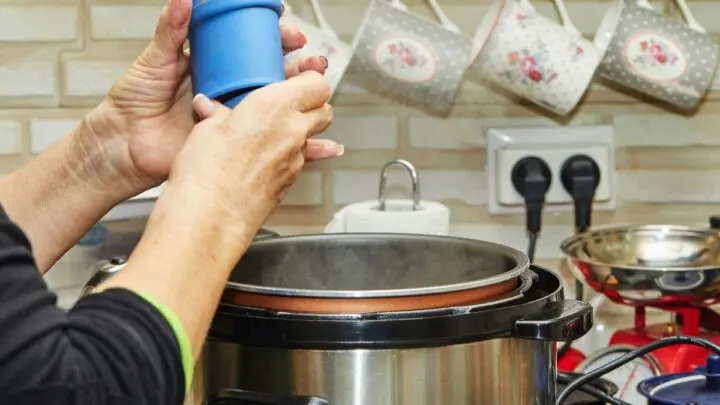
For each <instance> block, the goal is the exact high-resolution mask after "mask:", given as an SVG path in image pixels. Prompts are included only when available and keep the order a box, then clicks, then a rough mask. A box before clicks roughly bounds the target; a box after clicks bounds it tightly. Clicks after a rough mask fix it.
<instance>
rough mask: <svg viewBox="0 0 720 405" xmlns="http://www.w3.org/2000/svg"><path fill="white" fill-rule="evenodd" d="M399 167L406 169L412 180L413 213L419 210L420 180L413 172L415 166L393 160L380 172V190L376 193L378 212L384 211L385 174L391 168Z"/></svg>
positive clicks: (414, 171)
mask: <svg viewBox="0 0 720 405" xmlns="http://www.w3.org/2000/svg"><path fill="white" fill-rule="evenodd" d="M395 165H399V166H402V167H404V168H405V169H407V171H408V173H410V179H411V180H412V196H413V207H412V208H413V211H417V210H419V209H420V180H419V178H418V173H417V170H415V166H413V165H412V163H410V162H408V161H407V160H405V159H395V160H393V161H391V162H388V163H387V164H386V165H385V166H384V167H383V168H382V171H381V172H380V190H379V193H378V200H379V201H380V205H379V206H378V209H379V210H380V211H385V187H386V183H387V174H388V169H389V168H390V167H392V166H395Z"/></svg>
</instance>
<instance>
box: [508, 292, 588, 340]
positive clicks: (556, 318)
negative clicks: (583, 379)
mask: <svg viewBox="0 0 720 405" xmlns="http://www.w3.org/2000/svg"><path fill="white" fill-rule="evenodd" d="M592 324H593V311H592V306H591V305H590V304H588V303H587V302H583V301H576V300H566V301H560V302H553V303H550V304H548V305H547V306H546V307H545V308H544V309H543V310H542V311H540V312H539V313H538V314H535V315H531V316H529V317H527V318H523V319H520V320H518V321H516V322H515V327H514V328H513V332H512V336H513V337H517V338H522V339H536V340H549V341H556V342H569V341H573V340H576V339H578V338H581V337H582V336H583V335H585V334H586V333H587V332H588V331H589V330H590V328H591V327H592Z"/></svg>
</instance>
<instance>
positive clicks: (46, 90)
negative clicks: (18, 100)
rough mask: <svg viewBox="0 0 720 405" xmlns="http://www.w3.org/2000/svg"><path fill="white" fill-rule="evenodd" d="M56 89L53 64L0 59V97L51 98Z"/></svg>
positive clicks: (0, 11)
mask: <svg viewBox="0 0 720 405" xmlns="http://www.w3.org/2000/svg"><path fill="white" fill-rule="evenodd" d="M0 13H2V10H0ZM0 18H2V17H0ZM0 24H2V22H0ZM56 88H57V82H56V73H55V62H51V61H40V60H19V61H13V60H12V59H10V60H7V59H6V60H3V58H2V57H0V97H32V96H53V95H55V90H56Z"/></svg>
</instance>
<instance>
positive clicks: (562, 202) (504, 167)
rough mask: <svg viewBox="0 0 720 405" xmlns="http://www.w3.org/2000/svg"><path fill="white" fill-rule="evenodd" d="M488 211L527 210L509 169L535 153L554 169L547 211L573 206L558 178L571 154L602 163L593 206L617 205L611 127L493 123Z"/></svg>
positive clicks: (487, 169) (489, 135)
mask: <svg viewBox="0 0 720 405" xmlns="http://www.w3.org/2000/svg"><path fill="white" fill-rule="evenodd" d="M486 138H487V142H486V145H487V147H486V153H487V159H486V163H485V164H486V167H485V173H486V174H487V176H488V178H487V186H488V210H489V211H490V213H491V214H515V213H522V212H524V211H525V208H524V200H523V197H522V195H520V194H519V193H518V192H517V191H516V190H515V187H513V184H512V180H511V173H512V169H513V166H515V163H517V162H518V161H519V160H520V159H522V158H525V157H528V156H536V157H539V158H541V159H543V160H544V161H545V162H546V163H547V164H548V166H550V170H551V171H552V182H551V184H550V190H549V191H548V193H547V195H546V196H545V211H546V212H562V211H572V210H573V201H572V197H571V196H570V194H568V193H567V192H566V191H565V188H564V187H563V185H562V181H561V179H560V171H561V168H562V165H563V163H564V162H565V160H567V159H568V158H569V157H571V156H574V155H587V156H590V157H591V158H592V159H593V160H595V162H596V163H597V165H598V167H599V168H600V184H599V185H598V188H597V190H596V191H595V203H594V205H593V209H596V210H597V209H599V210H612V209H614V208H615V206H616V203H617V201H616V199H617V198H616V193H615V187H616V179H615V176H616V174H615V142H614V133H613V128H612V126H609V125H597V126H580V127H538V128H491V129H489V130H488V132H487V134H486Z"/></svg>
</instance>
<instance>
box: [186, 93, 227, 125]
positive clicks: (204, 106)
mask: <svg viewBox="0 0 720 405" xmlns="http://www.w3.org/2000/svg"><path fill="white" fill-rule="evenodd" d="M193 109H194V110H195V113H196V114H197V115H198V117H200V120H201V121H202V120H205V119H208V118H211V117H215V116H222V115H227V114H228V113H229V112H230V109H229V108H227V107H225V106H224V105H222V104H220V103H218V102H217V101H212V100H210V99H209V98H208V97H207V96H206V95H204V94H198V95H196V96H195V98H193Z"/></svg>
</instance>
